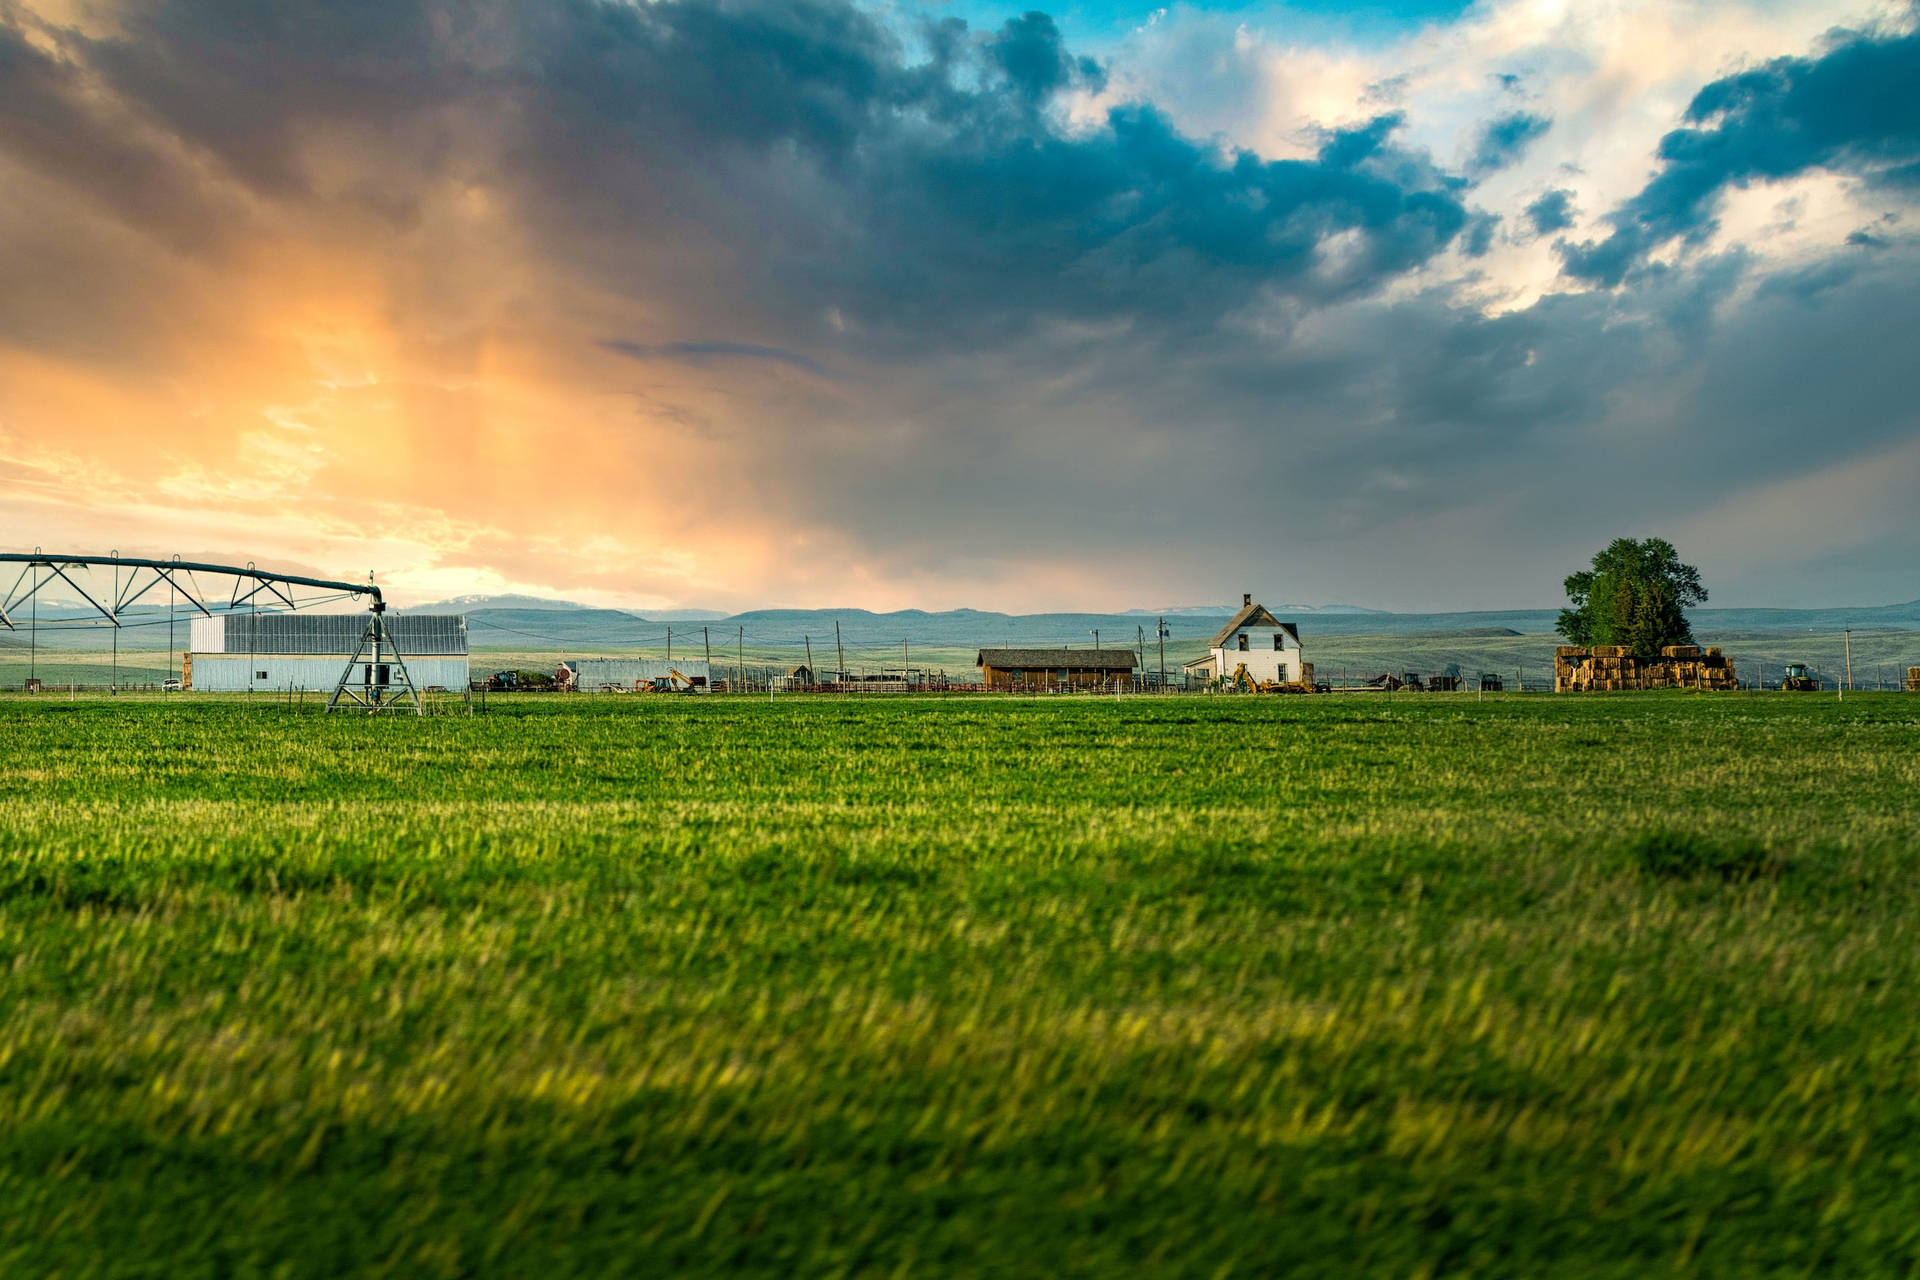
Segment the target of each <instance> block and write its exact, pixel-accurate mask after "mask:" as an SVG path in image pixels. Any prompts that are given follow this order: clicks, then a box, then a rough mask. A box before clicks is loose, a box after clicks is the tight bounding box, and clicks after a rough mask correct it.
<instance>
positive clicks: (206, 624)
mask: <svg viewBox="0 0 1920 1280" xmlns="http://www.w3.org/2000/svg"><path fill="white" fill-rule="evenodd" d="M386 623H387V631H388V633H389V634H390V635H391V636H392V637H393V643H394V644H395V645H397V646H398V647H399V649H400V652H401V654H402V655H403V656H407V655H412V654H416V653H418V654H422V655H426V654H433V655H440V656H451V655H454V654H464V653H466V652H467V619H466V615H464V614H458V613H390V614H388V615H386ZM366 629H367V615H366V614H365V613H268V612H261V613H257V614H256V613H250V612H247V611H245V610H242V611H240V612H237V613H222V614H215V615H214V616H213V617H211V618H195V619H194V620H193V628H192V647H193V652H195V653H276V654H284V655H295V654H335V653H337V654H339V655H340V657H341V658H342V659H345V658H346V656H347V655H348V654H349V653H352V652H353V650H354V648H355V647H356V646H357V645H358V644H359V643H360V637H361V635H362V633H364V632H365V631H366Z"/></svg>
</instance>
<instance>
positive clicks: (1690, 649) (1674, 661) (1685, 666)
mask: <svg viewBox="0 0 1920 1280" xmlns="http://www.w3.org/2000/svg"><path fill="white" fill-rule="evenodd" d="M1737 688H1739V679H1738V677H1737V676H1736V675H1735V673H1734V669H1733V664H1732V663H1730V662H1728V661H1727V660H1726V658H1725V657H1724V656H1723V655H1722V654H1721V652H1720V650H1719V649H1706V650H1702V649H1701V648H1700V647H1699V646H1698V645H1691V644H1680V645H1668V646H1667V647H1666V648H1664V649H1662V650H1661V651H1660V656H1659V657H1658V658H1636V657H1635V656H1634V655H1633V653H1632V651H1630V650H1629V649H1627V648H1626V647H1625V646H1623V645H1604V644H1603V645H1594V646H1591V647H1587V648H1582V647H1581V646H1579V645H1561V646H1560V647H1559V648H1557V649H1555V650H1554V651H1553V690H1554V692H1555V693H1621V692H1625V691H1627V690H1634V689H1715V690H1723V689H1737Z"/></svg>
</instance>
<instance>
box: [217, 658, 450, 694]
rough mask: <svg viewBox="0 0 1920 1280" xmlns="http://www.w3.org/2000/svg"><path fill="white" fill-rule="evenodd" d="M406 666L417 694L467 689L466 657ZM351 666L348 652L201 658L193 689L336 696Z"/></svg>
mask: <svg viewBox="0 0 1920 1280" xmlns="http://www.w3.org/2000/svg"><path fill="white" fill-rule="evenodd" d="M406 662H407V674H408V675H410V676H412V677H413V686H414V688H416V689H427V688H431V687H433V686H435V685H438V686H440V687H441V688H444V689H465V688H466V687H467V660H466V659H465V658H408V659H407V660H406ZM346 665H347V655H346V654H344V653H343V654H339V655H336V656H331V657H289V656H286V655H284V654H268V655H265V656H261V657H254V658H249V657H248V656H247V655H246V654H244V653H238V654H234V653H224V654H223V653H196V654H194V655H193V690H194V692H195V693H245V692H246V691H247V690H248V689H253V690H256V691H259V692H268V691H275V690H286V689H289V688H292V689H306V690H309V691H318V692H322V693H332V692H333V686H334V682H335V681H337V680H339V679H340V672H341V671H342V670H344V669H345V667H346ZM360 668H361V669H360V671H358V672H356V673H355V681H354V682H355V683H356V684H357V683H359V682H360V681H361V680H362V679H364V678H365V675H366V664H365V663H364V662H363V663H361V664H360ZM262 672H264V673H265V675H262V674H261V673H262ZM391 678H392V679H393V680H394V681H396V682H397V681H398V680H399V678H400V673H399V671H397V670H395V671H393V672H392V673H391Z"/></svg>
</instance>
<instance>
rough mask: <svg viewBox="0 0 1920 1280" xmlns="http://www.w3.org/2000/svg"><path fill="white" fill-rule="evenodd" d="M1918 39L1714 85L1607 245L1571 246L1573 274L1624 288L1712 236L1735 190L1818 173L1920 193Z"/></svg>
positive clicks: (1778, 62)
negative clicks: (1664, 251) (1663, 256)
mask: <svg viewBox="0 0 1920 1280" xmlns="http://www.w3.org/2000/svg"><path fill="white" fill-rule="evenodd" d="M1916 85H1920V32H1906V33H1901V34H1882V33H1872V32H1866V33H1862V32H1839V33H1835V34H1834V35H1833V36H1832V37H1830V38H1829V41H1828V44H1827V48H1826V51H1825V52H1824V53H1823V54H1822V55H1821V56H1819V57H1815V58H1776V59H1774V60H1773V61H1772V62H1769V63H1766V64H1765V65H1763V66H1761V67H1757V68H1755V69H1754V70H1752V71H1744V72H1741V73H1739V74H1737V75H1731V76H1727V77H1726V78H1724V79H1721V80H1716V81H1714V82H1713V83H1712V84H1709V85H1708V86H1706V87H1705V88H1704V89H1702V90H1700V92H1699V93H1698V94H1696V95H1695V96H1694V99H1693V101H1692V103H1691V104H1689V105H1688V107H1687V112H1686V119H1687V121H1688V124H1689V127H1688V128H1684V129H1676V130H1674V131H1673V132H1672V133H1669V134H1667V135H1666V137H1664V138H1662V139H1661V140H1660V150H1659V155H1660V162H1661V164H1660V169H1659V171H1658V172H1657V173H1656V174H1655V176H1654V178H1653V180H1652V181H1651V182H1649V183H1648V184H1647V185H1646V186H1645V187H1644V188H1643V189H1642V190H1641V191H1640V193H1639V194H1638V195H1636V196H1635V197H1633V199H1631V200H1629V201H1627V203H1626V204H1625V205H1623V206H1622V207H1621V208H1619V209H1618V210H1616V211H1615V212H1613V213H1612V214H1610V215H1609V216H1608V221H1610V222H1611V223H1612V224H1613V231H1612V233H1611V234H1609V235H1608V236H1607V237H1606V239H1604V240H1600V241H1587V242H1585V243H1582V244H1577V245H1576V244H1570V243H1562V244H1561V245H1560V246H1559V251H1560V255H1561V259H1562V262H1563V265H1564V268H1565V270H1566V272H1567V274H1568V275H1570V276H1572V277H1574V278H1575V279H1579V280H1587V281H1592V282H1594V283H1596V284H1601V285H1617V284H1619V283H1620V282H1621V280H1623V279H1624V278H1626V276H1627V274H1628V272H1630V271H1631V270H1633V269H1634V267H1636V266H1637V265H1639V264H1640V263H1641V262H1642V261H1644V260H1645V258H1646V256H1647V255H1648V254H1649V253H1651V252H1653V251H1655V250H1657V249H1659V248H1660V247H1661V246H1662V245H1664V244H1667V243H1668V242H1670V241H1672V240H1675V239H1684V240H1689V241H1699V240H1702V239H1704V238H1705V237H1706V236H1708V235H1709V234H1711V233H1712V231H1713V229H1714V214H1715V213H1716V211H1717V210H1718V207H1719V197H1720V194H1721V192H1722V191H1724V190H1725V189H1726V188H1727V187H1729V186H1744V185H1745V184H1747V183H1749V182H1754V181H1771V180H1778V179H1782V178H1791V177H1793V176H1794V175H1796V174H1800V173H1804V172H1806V171H1808V170H1810V169H1828V170H1832V171H1835V172H1839V173H1846V174H1851V175H1854V176H1858V177H1861V178H1864V179H1866V180H1867V181H1869V182H1871V183H1876V184H1881V185H1885V186H1888V187H1906V188H1911V187H1915V186H1920V92H1916V90H1915V86H1916Z"/></svg>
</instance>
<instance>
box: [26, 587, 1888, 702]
mask: <svg viewBox="0 0 1920 1280" xmlns="http://www.w3.org/2000/svg"><path fill="white" fill-rule="evenodd" d="M246 613H247V617H248V619H249V620H250V621H248V622H246V623H244V624H242V623H239V622H237V621H236V622H235V623H234V624H231V625H234V626H237V627H240V628H241V629H242V630H243V631H244V632H245V633H246V634H249V635H252V634H259V635H261V636H270V635H271V634H273V632H272V628H273V626H274V623H273V621H272V613H271V611H268V610H259V611H258V613H257V615H256V614H255V613H254V611H252V610H248V611H246ZM194 616H197V615H194V614H190V613H189V612H187V611H186V610H185V609H179V610H172V611H143V612H141V613H139V614H137V615H136V614H132V613H129V614H128V615H126V616H125V617H124V618H123V620H122V622H121V625H120V626H119V627H117V628H115V627H110V626H104V625H102V624H101V623H100V622H98V621H89V620H87V619H85V618H82V617H74V616H65V617H62V616H54V617H42V618H41V619H39V620H38V625H37V626H36V625H34V623H33V622H32V620H31V619H29V618H16V619H15V622H16V629H15V630H13V631H11V632H0V690H13V691H21V690H26V689H29V688H37V689H38V690H39V691H41V692H49V691H53V690H60V691H65V692H69V693H80V692H129V693H134V692H140V693H146V692H166V691H168V690H169V687H170V685H172V684H173V683H175V682H178V683H179V684H183V685H184V684H190V683H191V681H190V680H189V679H188V678H187V666H188V664H187V662H186V655H187V652H188V649H187V645H188V643H189V638H188V631H189V624H190V622H191V619H192V617H194ZM256 616H257V618H258V621H251V619H253V618H255V617H256ZM355 616H358V615H355ZM407 617H408V615H405V614H399V615H395V616H393V621H394V622H395V623H403V622H404V621H405V619H406V618H407ZM562 617H563V618H564V615H562ZM1019 621H1020V620H1015V624H1016V627H1017V626H1018V623H1019ZM342 622H343V624H345V623H346V619H344V618H343V619H342ZM1216 623H1217V619H1175V618H1168V619H1164V620H1159V619H1149V620H1147V621H1146V622H1145V623H1144V624H1142V623H1131V624H1129V625H1123V626H1117V627H1113V628H1105V627H1103V628H1100V629H1090V630H1089V631H1088V632H1087V633H1086V634H1084V635H1081V634H1072V635H1063V634H1060V633H1059V632H1057V631H1055V632H1045V631H1038V630H1027V629H1024V628H1020V629H1017V630H1016V629H1015V628H1001V627H994V626H991V624H990V626H989V628H983V630H1002V631H1003V634H1001V635H998V636H994V635H990V634H989V635H982V636H981V637H980V638H979V640H978V642H977V644H976V643H969V644H965V645H962V644H957V643H954V641H953V639H952V638H951V637H950V636H937V637H930V636H926V635H923V636H921V637H918V638H916V637H914V636H911V635H908V636H886V635H883V634H880V633H879V632H880V629H879V628H876V627H871V626H846V625H843V626H841V627H839V628H838V629H837V630H826V629H809V628H806V627H794V628H790V629H789V628H779V627H774V626H768V625H765V624H764V623H763V624H762V625H759V626H754V627H749V626H747V625H745V624H741V623H732V624H728V623H693V624H682V623H662V622H658V621H653V620H649V619H646V618H643V617H640V616H639V615H633V614H625V613H622V612H621V611H617V610H596V611H595V615H594V621H593V628H594V630H593V632H592V634H590V635H583V634H579V633H577V632H576V633H574V634H567V633H566V631H565V629H564V628H555V629H551V630H540V629H536V628H534V627H531V626H514V625H510V624H507V623H501V622H497V621H495V620H493V619H489V618H485V617H480V616H469V618H468V626H469V627H470V632H469V636H470V639H471V641H472V643H474V644H476V645H479V646H483V647H482V648H480V649H478V650H475V651H473V652H472V653H471V654H470V657H469V664H468V676H469V680H470V682H472V683H473V684H476V685H484V684H486V683H487V682H488V681H489V680H490V679H491V678H492V677H494V676H496V675H498V674H504V673H508V672H511V673H514V675H515V676H516V677H518V676H520V675H521V674H523V673H525V674H529V675H531V676H533V677H534V679H531V680H525V681H521V680H517V679H516V681H515V683H519V684H521V685H522V687H542V686H545V685H548V684H554V685H557V684H558V683H559V682H558V681H556V680H555V676H556V674H557V673H558V669H559V665H560V663H561V662H562V661H574V660H576V659H582V658H592V657H598V656H604V655H618V656H619V657H621V658H631V659H636V660H657V661H660V662H663V663H665V664H668V665H669V666H671V665H673V664H674V663H676V662H678V663H680V664H681V665H683V666H687V667H689V668H691V665H692V663H693V662H694V661H696V660H697V661H698V662H699V663H700V664H702V666H703V667H704V670H705V676H706V687H707V688H708V689H710V690H711V691H713V692H725V693H751V694H759V695H763V696H765V695H769V694H771V695H773V696H776V697H777V696H779V695H781V694H789V693H808V694H842V695H870V694H884V693H970V692H981V691H984V690H986V689H987V687H988V686H987V685H986V683H985V681H984V680H983V674H982V671H981V669H980V667H979V666H978V665H976V661H975V658H976V654H977V652H978V650H979V649H981V648H998V647H1001V646H1003V645H1005V646H1009V647H1036V648H1038V647H1045V648H1054V649H1058V650H1062V651H1067V652H1074V653H1081V652H1084V653H1088V654H1098V655H1100V656H1101V657H1102V658H1104V659H1109V660H1110V659H1112V658H1113V657H1114V655H1116V654H1125V655H1128V656H1129V658H1130V660H1131V667H1130V669H1129V670H1127V671H1126V672H1125V673H1124V674H1113V675H1108V676H1104V677H1101V678H1097V679H1094V680H1086V679H1084V678H1080V677H1079V676H1075V677H1072V678H1065V679H1060V680H1040V681H1022V683H1021V684H1020V686H1019V688H1020V691H1022V692H1031V693H1057V694H1070V693H1103V694H1111V693H1113V692H1116V691H1119V692H1125V693H1135V694H1140V693H1154V694H1159V693H1169V694H1171V693H1223V692H1227V691H1228V690H1227V689H1225V688H1223V687H1222V681H1221V680H1220V678H1219V675H1218V674H1217V673H1216V672H1214V671H1211V670H1206V671H1195V670H1190V669H1189V668H1188V667H1187V666H1186V663H1187V662H1189V661H1191V660H1193V659H1195V658H1196V657H1197V656H1199V655H1201V654H1203V653H1204V652H1205V649H1204V646H1205V643H1206V640H1207V639H1208V638H1209V637H1210V635H1211V632H1212V628H1213V627H1214V626H1215V625H1216ZM352 629H353V626H352V625H351V624H347V625H343V626H342V627H341V631H342V634H343V635H344V634H346V632H348V631H351V630H352ZM395 630H396V632H398V631H400V628H399V627H396V628H395ZM1116 631H1118V632H1120V633H1121V635H1118V636H1116V635H1115V632H1116ZM1127 631H1131V632H1132V634H1131V635H1125V634H1124V633H1125V632H1127ZM1180 631H1184V632H1186V633H1185V634H1175V632H1180ZM1116 639H1124V640H1127V641H1130V642H1131V643H1115V641H1116ZM169 641H171V643H169ZM1304 642H1305V643H1304V650H1303V652H1302V653H1301V654H1300V655H1298V656H1300V657H1304V658H1305V659H1306V660H1307V661H1308V662H1310V663H1312V664H1313V667H1314V671H1313V681H1314V684H1315V686H1316V687H1317V688H1319V689H1321V690H1323V691H1325V692H1330V693H1340V694H1356V695H1365V694H1380V693H1384V694H1389V695H1393V696H1398V695H1401V694H1448V693H1471V694H1475V695H1479V696H1484V695H1485V694H1487V693H1528V694H1532V693H1549V692H1552V691H1553V690H1554V667H1553V658H1552V653H1553V648H1554V646H1555V645H1556V644H1557V643H1559V641H1558V638H1557V637H1554V636H1551V635H1526V636H1509V637H1503V638H1499V639H1496V640H1491V641H1485V642H1480V641H1476V640H1473V639H1470V638H1468V637H1464V636H1463V637H1458V638H1454V639H1445V640H1436V639H1434V638H1433V636H1432V634H1431V633H1428V634H1426V635H1418V634H1412V635H1405V636H1399V635H1395V634H1393V633H1391V632H1387V633H1379V634H1373V635H1368V636H1356V635H1351V634H1330V635H1326V636H1315V635H1314V634H1312V633H1311V632H1309V633H1308V634H1307V635H1306V636H1305V637H1304ZM269 643H271V642H269ZM1723 649H1724V652H1725V654H1726V656H1727V659H1728V661H1729V662H1730V663H1731V664H1732V665H1733V667H1734V669H1735V671H1736V686H1737V687H1738V688H1739V689H1741V690H1746V691H1766V692H1775V691H1780V690H1782V689H1783V687H1794V686H1799V687H1808V686H1817V687H1818V688H1819V689H1821V690H1822V691H1826V692H1839V691H1843V690H1850V691H1858V692H1874V691H1880V692H1895V691H1902V690H1905V689H1908V687H1909V684H1910V680H1909V668H1910V667H1914V666H1920V632H1915V631H1912V630H1906V629H1899V628H1878V629H1871V630H1868V629H1861V630H1856V631H1852V632H1845V633H1839V634H1835V635H1824V634H1823V635H1818V636H1816V635H1811V634H1808V635H1799V634H1795V633H1790V632H1785V631H1783V632H1780V633H1777V634H1776V633H1766V634H1748V635H1743V636H1739V637H1734V638H1729V639H1727V640H1726V641H1725V642H1724V644H1723ZM1516 651H1518V652H1520V653H1521V654H1523V655H1524V656H1523V657H1521V658H1520V659H1518V660H1516V658H1515V652H1516ZM404 653H405V650H404V648H403V655H404ZM316 656H317V655H316ZM339 656H340V659H341V661H342V663H343V664H344V662H345V659H346V655H345V653H341V654H340V655H339ZM1790 671H1798V672H1799V674H1790ZM452 683H454V682H452V681H449V684H452ZM497 683H498V682H496V684H497ZM581 691H582V692H600V691H601V690H599V689H596V688H591V687H588V688H583V689H582V690H581ZM626 691H628V692H631V691H633V690H631V689H628V690H626ZM256 692H258V693H259V694H261V695H262V696H266V697H271V696H273V695H274V694H275V693H276V692H279V690H277V689H276V688H274V687H272V686H268V687H265V688H261V689H259V690H257V691H256Z"/></svg>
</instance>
